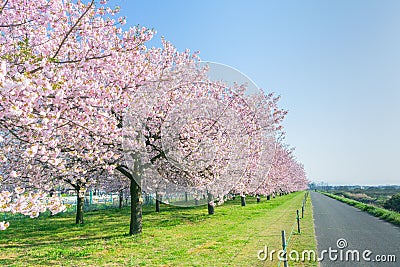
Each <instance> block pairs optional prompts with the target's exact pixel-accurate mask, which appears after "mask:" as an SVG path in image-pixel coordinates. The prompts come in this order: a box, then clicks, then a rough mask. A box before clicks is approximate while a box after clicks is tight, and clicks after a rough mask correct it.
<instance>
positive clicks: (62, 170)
mask: <svg viewBox="0 0 400 267" xmlns="http://www.w3.org/2000/svg"><path fill="white" fill-rule="evenodd" d="M117 12H118V8H115V9H111V8H109V7H107V6H106V5H105V1H101V2H100V3H99V4H96V3H95V2H94V0H92V1H91V2H89V3H82V2H80V1H69V0H67V1H65V0H64V1H63V0H54V1H46V0H41V1H38V0H36V1H30V0H3V1H0V31H1V34H0V59H1V62H2V63H1V73H0V98H1V102H0V147H1V151H0V162H1V166H0V175H1V176H0V186H1V188H2V190H3V192H2V193H1V195H0V211H5V212H8V211H11V212H19V213H23V214H28V215H30V216H31V217H35V216H38V214H39V213H40V212H43V211H45V210H46V209H50V210H51V212H52V213H57V212H60V211H63V210H64V209H65V207H64V206H63V205H62V203H61V202H60V200H59V199H58V198H56V197H53V198H51V199H50V200H49V199H46V198H45V197H44V193H43V192H51V191H52V190H54V189H55V188H59V187H63V188H65V187H67V186H68V187H72V188H73V189H74V190H75V191H76V194H77V215H76V223H83V221H84V220H83V203H84V201H83V200H84V196H85V193H86V191H87V189H89V188H91V187H92V188H101V189H103V190H122V189H124V188H126V187H128V186H129V188H130V196H131V222H130V234H136V233H140V232H141V229H142V226H141V217H142V215H141V205H142V196H141V193H142V190H145V191H146V192H155V193H156V192H159V191H162V192H166V193H167V192H179V191H180V190H183V189H184V190H187V189H190V192H191V193H193V194H194V195H200V194H202V193H206V194H208V195H209V196H210V198H209V205H211V206H212V204H213V203H214V198H216V197H222V196H223V195H224V194H226V193H227V192H234V193H239V194H271V193H273V192H280V191H282V192H291V191H296V190H301V189H304V188H306V186H307V180H306V177H305V172H304V168H303V166H302V165H301V164H299V163H298V162H297V161H296V159H295V158H294V156H293V153H292V150H291V149H290V148H288V147H286V146H285V145H284V144H282V142H281V141H279V140H278V138H276V136H278V134H280V132H281V126H280V124H281V122H282V120H283V118H284V116H285V115H286V111H284V110H282V109H280V108H278V100H279V98H277V97H274V96H273V95H272V94H270V95H264V94H263V93H262V92H259V93H256V94H252V95H249V94H248V93H247V92H246V86H245V85H227V84H226V83H224V82H223V81H213V80H211V79H210V78H209V77H208V75H207V73H208V68H207V66H205V65H202V64H200V60H199V58H198V56H197V54H196V53H194V54H193V53H190V51H188V50H187V51H184V52H179V51H177V50H176V49H175V47H174V46H173V45H171V44H170V43H169V42H167V41H165V40H162V47H161V48H148V47H146V42H147V41H149V40H150V39H151V38H152V37H153V34H154V32H153V31H152V30H150V29H147V28H144V27H133V28H130V29H128V30H123V29H122V27H121V25H123V24H124V23H125V19H124V18H116V19H115V14H116V13H117ZM199 118H200V119H199ZM199 144H201V145H199ZM210 155H212V156H211V157H210ZM21 188H24V189H25V190H27V191H29V192H32V193H23V192H22V190H23V189H21ZM21 207H24V208H21ZM7 226H8V224H7V223H5V222H2V223H1V224H0V229H5V228H6V227H7Z"/></svg>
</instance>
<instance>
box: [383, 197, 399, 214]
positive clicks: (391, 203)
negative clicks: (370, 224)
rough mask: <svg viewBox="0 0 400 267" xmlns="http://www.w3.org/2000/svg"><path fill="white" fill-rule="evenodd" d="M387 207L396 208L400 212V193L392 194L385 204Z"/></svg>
mask: <svg viewBox="0 0 400 267" xmlns="http://www.w3.org/2000/svg"><path fill="white" fill-rule="evenodd" d="M383 207H384V208H385V209H389V210H394V211H397V212H400V193H398V194H396V195H394V196H392V197H391V198H390V199H388V200H387V201H386V202H385V204H384V205H383Z"/></svg>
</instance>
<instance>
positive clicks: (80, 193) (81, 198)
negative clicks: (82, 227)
mask: <svg viewBox="0 0 400 267" xmlns="http://www.w3.org/2000/svg"><path fill="white" fill-rule="evenodd" d="M75 190H76V219H75V223H76V224H83V204H84V203H85V190H83V189H81V188H79V187H78V188H76V189H75Z"/></svg>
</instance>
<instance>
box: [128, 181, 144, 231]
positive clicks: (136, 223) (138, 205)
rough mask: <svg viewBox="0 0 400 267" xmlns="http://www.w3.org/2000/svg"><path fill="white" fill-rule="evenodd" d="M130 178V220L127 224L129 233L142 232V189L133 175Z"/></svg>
mask: <svg viewBox="0 0 400 267" xmlns="http://www.w3.org/2000/svg"><path fill="white" fill-rule="evenodd" d="M130 180H131V184H130V186H131V188H130V193H131V221H130V226H129V235H136V234H140V233H142V200H141V195H142V191H141V189H140V186H139V185H138V184H137V183H136V181H135V179H133V177H132V178H131V179H130Z"/></svg>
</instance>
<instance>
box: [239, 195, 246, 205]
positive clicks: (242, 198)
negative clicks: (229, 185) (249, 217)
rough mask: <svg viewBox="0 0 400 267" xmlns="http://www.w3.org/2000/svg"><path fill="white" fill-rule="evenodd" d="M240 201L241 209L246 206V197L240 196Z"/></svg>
mask: <svg viewBox="0 0 400 267" xmlns="http://www.w3.org/2000/svg"><path fill="white" fill-rule="evenodd" d="M240 200H241V203H242V207H244V206H246V197H245V196H240Z"/></svg>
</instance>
